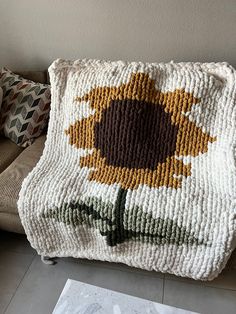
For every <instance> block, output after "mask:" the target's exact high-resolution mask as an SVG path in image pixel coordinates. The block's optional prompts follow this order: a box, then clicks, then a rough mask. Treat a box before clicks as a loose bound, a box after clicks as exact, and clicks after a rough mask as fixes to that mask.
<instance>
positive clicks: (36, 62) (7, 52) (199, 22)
mask: <svg viewBox="0 0 236 314" xmlns="http://www.w3.org/2000/svg"><path fill="white" fill-rule="evenodd" d="M0 43H1V44H0V45H1V46H0V66H3V65H5V66H8V67H9V68H11V69H13V70H23V69H25V70H28V69H32V70H37V69H44V68H46V67H48V65H49V64H50V63H51V62H52V60H54V59H56V58H58V57H61V58H72V59H76V58H84V57H87V58H105V59H112V60H115V59H124V60H143V61H156V62H160V61H169V60H175V61H228V62H230V63H231V64H232V65H234V66H236V0H37V1H36V0H0Z"/></svg>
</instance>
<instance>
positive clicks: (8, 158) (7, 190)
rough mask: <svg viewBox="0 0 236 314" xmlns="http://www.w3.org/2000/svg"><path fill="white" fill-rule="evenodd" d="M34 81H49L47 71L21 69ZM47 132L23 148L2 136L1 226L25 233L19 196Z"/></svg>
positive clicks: (0, 160) (0, 138)
mask: <svg viewBox="0 0 236 314" xmlns="http://www.w3.org/2000/svg"><path fill="white" fill-rule="evenodd" d="M19 74H21V75H22V76H23V77H25V78H27V79H31V80H33V81H35V82H41V83H46V82H48V76H47V72H46V71H44V72H43V71H42V72H41V71H38V72H37V71H36V72H31V71H28V72H22V73H19ZM45 138H46V135H45V134H44V135H41V136H40V137H39V138H37V139H36V140H35V142H34V143H33V144H32V145H31V146H29V147H27V148H25V149H23V148H21V147H19V146H17V145H16V144H15V143H13V142H11V141H10V140H9V139H7V138H4V137H0V229H3V230H7V231H12V232H17V233H24V229H23V227H22V225H21V222H20V218H19V215H18V211H17V199H18V194H19V191H20V188H21V184H22V181H23V179H24V178H25V177H26V176H27V174H28V173H29V172H30V171H31V170H32V169H33V167H34V166H35V165H36V163H37V161H38V160H39V158H40V156H41V154H42V151H43V147H44V142H45Z"/></svg>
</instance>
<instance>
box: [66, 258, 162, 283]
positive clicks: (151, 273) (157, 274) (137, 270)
mask: <svg viewBox="0 0 236 314" xmlns="http://www.w3.org/2000/svg"><path fill="white" fill-rule="evenodd" d="M64 260H65V261H68V262H73V263H80V264H81V263H83V264H88V265H93V266H97V267H104V268H106V269H107V268H109V269H114V270H120V271H126V272H130V273H137V274H139V275H143V276H150V277H157V278H164V274H163V273H160V272H155V271H148V270H144V269H140V268H136V267H131V266H128V265H126V264H122V263H111V262H104V261H99V260H88V259H78V258H72V257H67V258H64Z"/></svg>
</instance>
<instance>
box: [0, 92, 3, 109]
mask: <svg viewBox="0 0 236 314" xmlns="http://www.w3.org/2000/svg"><path fill="white" fill-rule="evenodd" d="M2 93H3V92H2V88H1V87H0V109H1V105H2Z"/></svg>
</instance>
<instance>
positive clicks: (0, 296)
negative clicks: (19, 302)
mask: <svg viewBox="0 0 236 314" xmlns="http://www.w3.org/2000/svg"><path fill="white" fill-rule="evenodd" d="M12 296H13V294H12V293H4V292H0V313H4V310H5V309H6V307H7V305H8V304H9V302H10V300H11V298H12Z"/></svg>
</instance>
